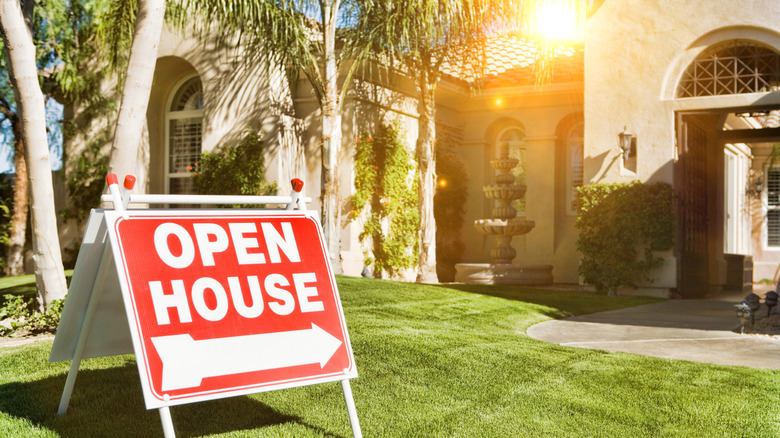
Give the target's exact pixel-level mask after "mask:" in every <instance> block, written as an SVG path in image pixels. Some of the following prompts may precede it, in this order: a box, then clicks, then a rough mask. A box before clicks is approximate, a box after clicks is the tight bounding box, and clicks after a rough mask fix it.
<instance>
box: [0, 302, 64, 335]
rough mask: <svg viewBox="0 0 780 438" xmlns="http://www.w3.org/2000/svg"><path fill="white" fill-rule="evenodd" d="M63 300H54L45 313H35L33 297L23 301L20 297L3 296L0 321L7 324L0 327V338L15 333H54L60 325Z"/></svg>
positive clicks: (35, 305) (35, 307) (35, 304)
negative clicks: (24, 331) (22, 331)
mask: <svg viewBox="0 0 780 438" xmlns="http://www.w3.org/2000/svg"><path fill="white" fill-rule="evenodd" d="M64 307H65V298H62V299H60V300H54V301H52V302H51V303H50V304H49V307H48V308H47V309H46V311H45V312H43V313H41V312H39V311H37V303H36V300H35V297H32V298H27V299H25V298H24V297H23V296H21V295H12V294H6V295H3V302H2V305H0V320H6V321H8V322H9V324H7V325H0V336H7V335H10V334H13V333H15V332H17V331H21V330H27V331H31V332H45V331H48V332H54V331H55V330H56V329H57V326H58V325H59V323H60V317H61V316H62V309H63V308H64Z"/></svg>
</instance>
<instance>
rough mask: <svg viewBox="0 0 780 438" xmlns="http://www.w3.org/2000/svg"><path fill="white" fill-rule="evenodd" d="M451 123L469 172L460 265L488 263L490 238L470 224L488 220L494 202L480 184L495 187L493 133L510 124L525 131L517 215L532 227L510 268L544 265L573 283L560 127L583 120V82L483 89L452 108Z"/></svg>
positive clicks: (575, 260) (559, 279)
mask: <svg viewBox="0 0 780 438" xmlns="http://www.w3.org/2000/svg"><path fill="white" fill-rule="evenodd" d="M459 108H460V109H461V110H460V111H459V112H458V113H457V114H456V115H454V120H453V121H452V123H455V124H457V126H460V127H461V128H462V129H463V144H462V145H461V146H460V148H459V153H460V155H461V158H462V160H463V162H464V163H465V164H466V167H467V170H468V175H469V185H468V187H469V190H468V201H467V205H466V220H465V224H464V227H463V230H462V239H463V241H464V243H465V245H466V251H465V253H464V256H463V260H462V261H463V262H464V263H489V262H491V257H490V250H491V249H492V247H493V245H494V244H495V238H494V237H492V236H487V235H483V234H480V233H479V232H478V231H477V230H476V229H475V227H474V221H476V220H479V219H490V218H492V213H491V212H492V210H493V207H494V205H493V201H491V200H489V199H487V198H485V196H484V194H483V191H482V187H483V186H484V185H487V184H493V183H494V176H495V170H494V169H493V168H492V167H491V166H490V160H491V159H493V158H496V152H497V149H496V147H497V146H496V145H497V141H498V138H497V137H498V136H499V135H500V134H501V132H503V131H504V130H505V129H507V128H511V127H517V128H519V129H520V130H522V131H523V132H524V134H525V137H524V140H523V145H522V147H523V148H524V149H525V154H526V164H525V177H526V186H527V191H526V195H525V205H526V210H525V214H524V217H525V219H527V220H532V221H534V222H535V227H534V228H533V229H532V230H531V231H530V232H529V233H528V234H526V235H523V236H516V237H514V238H513V239H512V246H513V248H514V249H515V251H516V252H517V256H516V257H515V259H514V261H513V262H514V263H517V264H533V265H538V264H549V265H552V266H553V278H554V281H555V282H556V283H578V281H579V280H578V274H577V268H578V265H579V257H578V255H577V251H576V246H575V244H576V230H575V229H574V220H575V217H574V216H573V215H571V214H569V213H568V212H567V211H566V206H565V199H566V192H565V190H566V187H565V185H566V162H565V161H566V157H565V151H563V150H562V146H563V145H562V144H561V142H563V141H565V138H562V137H563V135H565V133H564V132H562V131H561V129H562V128H563V127H565V126H566V125H567V124H570V123H572V122H576V121H578V120H581V117H582V85H581V84H576V83H575V84H566V85H549V86H547V87H545V88H542V89H536V88H534V87H522V88H516V89H502V90H487V91H485V92H484V93H483V94H482V95H480V96H478V97H474V98H470V99H469V100H468V101H467V102H465V103H462V104H461V106H460V107H459Z"/></svg>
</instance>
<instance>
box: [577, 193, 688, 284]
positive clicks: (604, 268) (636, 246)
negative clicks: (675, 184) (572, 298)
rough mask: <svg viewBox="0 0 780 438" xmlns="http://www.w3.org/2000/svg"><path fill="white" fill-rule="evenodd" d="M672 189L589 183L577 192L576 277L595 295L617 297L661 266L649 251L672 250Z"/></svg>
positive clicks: (647, 277)
mask: <svg viewBox="0 0 780 438" xmlns="http://www.w3.org/2000/svg"><path fill="white" fill-rule="evenodd" d="M672 194H673V190H672V187H671V186H670V185H669V184H664V183H655V184H642V183H640V182H638V181H635V182H632V183H629V184H590V185H586V186H583V187H580V188H579V189H578V193H577V202H578V206H579V208H578V214H577V229H578V230H579V239H578V241H577V249H579V251H580V254H581V256H582V258H581V260H580V268H579V272H580V275H581V276H582V277H583V279H584V280H585V282H586V283H588V284H592V285H594V286H595V287H596V289H597V290H598V291H601V292H607V293H609V294H610V295H613V294H617V291H618V289H619V288H621V287H637V284H638V283H639V282H641V281H648V280H650V278H649V274H650V272H651V270H652V269H654V268H657V267H658V266H660V265H661V264H662V263H663V258H662V257H660V256H658V255H657V254H656V253H655V252H654V251H659V250H666V249H669V248H671V247H672V245H673V239H674V211H673V204H672Z"/></svg>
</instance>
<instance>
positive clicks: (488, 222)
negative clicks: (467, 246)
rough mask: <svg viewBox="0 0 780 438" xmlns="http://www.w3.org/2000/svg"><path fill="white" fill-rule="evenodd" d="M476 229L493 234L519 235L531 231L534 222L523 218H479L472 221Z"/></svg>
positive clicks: (534, 224)
mask: <svg viewBox="0 0 780 438" xmlns="http://www.w3.org/2000/svg"><path fill="white" fill-rule="evenodd" d="M474 226H475V227H476V228H477V231H479V232H480V233H485V234H492V235H494V236H519V235H522V234H526V233H528V232H529V231H531V230H532V229H533V228H534V226H536V223H535V222H534V221H529V220H525V219H518V218H515V219H508V220H504V219H480V220H477V221H474Z"/></svg>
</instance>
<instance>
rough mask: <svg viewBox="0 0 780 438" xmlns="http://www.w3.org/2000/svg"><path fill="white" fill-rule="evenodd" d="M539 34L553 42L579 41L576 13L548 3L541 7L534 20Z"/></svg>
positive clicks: (561, 4)
mask: <svg viewBox="0 0 780 438" xmlns="http://www.w3.org/2000/svg"><path fill="white" fill-rule="evenodd" d="M536 28H537V32H539V34H540V35H541V36H542V37H544V38H547V39H550V40H555V41H571V40H576V39H581V38H582V36H581V35H580V32H579V26H578V24H577V16H576V13H575V12H574V11H573V10H572V9H571V8H569V7H567V6H566V5H565V4H563V3H560V2H549V3H547V4H545V5H544V6H542V7H541V9H540V10H539V12H538V14H537V18H536Z"/></svg>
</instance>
